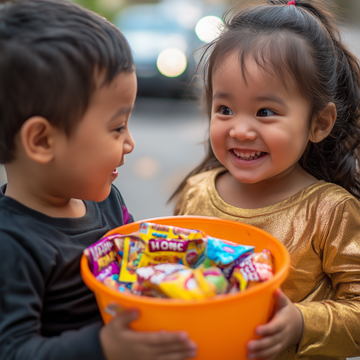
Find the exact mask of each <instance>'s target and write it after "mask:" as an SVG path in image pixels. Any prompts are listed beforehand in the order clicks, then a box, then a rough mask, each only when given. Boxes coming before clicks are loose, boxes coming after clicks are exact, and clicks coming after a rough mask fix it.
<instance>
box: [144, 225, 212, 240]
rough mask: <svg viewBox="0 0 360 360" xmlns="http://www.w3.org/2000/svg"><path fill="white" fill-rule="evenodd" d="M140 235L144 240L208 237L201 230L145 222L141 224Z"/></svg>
mask: <svg viewBox="0 0 360 360" xmlns="http://www.w3.org/2000/svg"><path fill="white" fill-rule="evenodd" d="M139 236H140V238H141V239H143V240H150V239H154V238H155V239H183V240H195V239H203V238H205V237H206V235H205V233H204V232H202V231H200V230H192V229H184V228H179V227H176V226H168V225H160V224H153V223H149V222H143V223H141V224H140V226H139Z"/></svg>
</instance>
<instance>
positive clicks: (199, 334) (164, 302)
mask: <svg viewBox="0 0 360 360" xmlns="http://www.w3.org/2000/svg"><path fill="white" fill-rule="evenodd" d="M146 221H150V222H155V223H159V224H163V225H173V226H178V227H185V228H189V229H200V230H203V231H205V233H206V234H208V235H211V236H213V237H217V238H220V239H226V240H230V241H233V242H235V243H239V244H243V245H253V246H255V251H261V250H263V249H264V248H266V249H269V250H270V251H271V253H272V254H273V256H274V266H275V274H274V277H273V278H272V279H270V280H268V281H266V282H264V283H261V284H259V285H257V286H255V287H253V288H250V289H247V290H246V291H243V292H239V293H236V294H224V295H218V296H216V297H214V298H208V299H204V300H190V301H189V300H187V301H184V300H180V299H158V298H149V297H145V296H136V295H131V294H130V295H129V294H123V293H120V292H117V291H115V290H112V289H110V288H108V287H106V286H105V285H103V284H102V283H101V282H100V281H98V280H96V279H95V277H94V276H93V275H92V273H91V271H90V269H89V267H88V262H87V259H86V257H85V256H83V257H82V259H81V275H82V278H83V280H84V282H85V284H86V285H87V286H88V287H89V288H90V289H91V290H92V291H93V292H94V293H95V297H96V300H97V303H98V306H99V309H100V312H101V316H102V318H103V320H104V322H105V323H108V322H109V321H110V320H111V319H112V317H111V315H109V314H108V313H107V312H106V311H105V308H106V307H107V306H108V305H109V304H111V303H114V302H115V303H118V304H120V305H121V306H122V307H124V308H133V307H136V308H138V309H139V312H140V316H139V318H138V319H137V320H136V321H134V322H133V323H132V328H133V329H135V330H141V331H157V330H161V329H166V330H169V331H171V330H185V331H187V333H188V334H189V336H190V338H191V339H192V340H194V341H195V342H196V343H197V345H198V356H197V357H196V359H197V360H217V359H226V360H235V359H236V360H239V359H247V357H246V343H247V342H248V341H249V340H251V339H255V338H256V335H255V332H254V330H255V327H256V326H257V325H260V324H265V323H266V322H267V321H268V320H269V318H270V316H271V314H272V310H273V306H274V301H273V293H274V291H275V290H276V289H277V288H279V287H280V285H281V283H282V282H283V281H284V280H285V278H286V276H287V274H288V268H289V264H290V258H289V255H288V252H287V250H286V248H285V246H284V245H283V244H282V243H281V242H280V241H279V240H277V239H275V238H274V237H273V236H272V235H270V234H269V233H267V232H265V231H263V230H261V229H258V228H256V227H254V226H250V225H246V224H242V223H239V222H235V221H230V220H223V219H218V218H211V217H197V216H177V217H166V218H165V217H164V218H156V219H149V220H146ZM139 223H140V222H135V223H131V224H128V225H124V226H121V227H118V228H116V229H113V230H111V231H110V232H108V233H107V235H110V234H114V233H122V234H129V233H131V232H134V231H137V230H138V228H139Z"/></svg>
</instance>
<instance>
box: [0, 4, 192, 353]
mask: <svg viewBox="0 0 360 360" xmlns="http://www.w3.org/2000/svg"><path fill="white" fill-rule="evenodd" d="M0 49H1V50H0V51H1V59H0V79H1V81H0V128H1V131H0V163H3V164H5V169H6V172H7V177H8V183H7V184H6V185H4V186H3V187H1V189H0V359H1V360H5V359H6V360H11V359H17V360H23V359H31V360H34V359H47V360H49V359H54V360H55V359H61V360H63V359H66V360H72V359H77V360H79V359H86V360H92V359H94V360H95V359H96V360H100V359H106V360H113V359H114V360H115V359H126V360H130V359H149V360H153V359H154V360H155V359H158V360H176V359H185V358H188V357H192V356H194V355H195V345H194V344H193V343H192V342H191V341H190V340H189V339H188V338H187V335H186V334H184V333H182V332H179V333H167V332H159V333H140V332H139V333H138V332H134V331H132V330H131V329H130V328H129V326H128V325H129V324H130V322H131V321H133V320H134V319H135V318H136V316H137V315H136V311H127V312H124V313H123V314H122V315H120V316H119V317H117V318H115V319H114V320H113V321H112V322H111V323H110V324H109V325H107V326H103V324H102V323H101V317H100V315H99V312H98V309H97V305H96V301H95V298H94V296H93V294H92V293H91V292H90V291H89V290H88V289H87V288H86V286H85V285H84V283H83V282H82V280H81V277H80V269H79V261H80V257H81V254H82V251H83V249H84V248H85V247H87V246H89V245H90V244H92V243H93V242H95V241H97V240H98V239H99V238H100V237H101V236H103V235H104V234H105V233H106V232H107V231H108V230H110V229H112V228H114V227H117V226H120V225H122V224H124V223H126V222H128V221H132V218H131V216H129V214H128V213H127V210H126V208H125V204H124V202H123V199H122V197H121V195H120V193H119V191H118V190H117V189H116V188H115V187H113V186H112V185H111V184H112V182H113V180H114V179H115V178H116V176H117V170H116V168H117V167H118V166H121V165H123V163H124V158H125V155H126V154H128V153H130V152H131V151H132V150H133V148H134V141H133V139H132V137H131V135H130V133H129V130H128V120H129V116H130V113H131V110H132V107H133V104H134V101H135V95H136V76H135V72H134V65H133V61H132V56H131V52H130V49H129V46H128V44H127V42H126V40H125V39H124V37H123V36H122V34H121V33H120V32H119V31H118V30H117V29H116V28H115V27H114V26H112V25H111V24H110V23H108V22H107V21H106V20H105V19H103V18H101V17H100V16H97V15H95V14H93V13H91V12H89V11H86V10H84V9H82V8H80V7H78V6H76V5H73V4H71V3H68V2H66V1H62V0H48V1H46V0H22V1H16V2H13V3H11V2H9V3H6V4H4V5H2V6H1V8H0Z"/></svg>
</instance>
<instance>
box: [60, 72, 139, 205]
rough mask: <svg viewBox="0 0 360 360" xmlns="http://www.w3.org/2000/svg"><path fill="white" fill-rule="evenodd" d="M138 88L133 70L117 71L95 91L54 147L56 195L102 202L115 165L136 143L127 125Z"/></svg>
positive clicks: (112, 176) (120, 161)
mask: <svg viewBox="0 0 360 360" xmlns="http://www.w3.org/2000/svg"><path fill="white" fill-rule="evenodd" d="M136 90H137V82H136V75H135V72H131V73H120V74H118V75H117V76H116V77H115V78H114V79H113V80H112V81H111V83H109V84H106V85H105V86H102V87H99V88H98V89H97V90H95V92H94V94H93V96H92V98H91V100H90V103H89V106H88V109H87V110H86V112H85V114H84V116H83V118H82V119H81V121H80V122H79V125H78V126H77V127H76V128H75V129H74V132H73V133H72V134H71V135H70V137H67V136H66V135H65V134H62V135H60V136H59V142H58V144H57V146H56V152H57V156H56V157H55V161H57V164H56V167H55V168H56V169H57V170H58V179H59V184H58V186H56V188H57V189H62V190H60V193H59V194H56V195H57V196H61V197H68V198H77V199H82V200H93V201H98V202H99V201H103V200H105V199H106V198H107V196H108V195H109V193H110V190H111V183H112V182H113V181H114V180H115V179H116V177H117V175H118V173H117V169H116V168H117V167H119V166H122V165H123V164H124V161H125V155H126V154H129V153H130V152H131V151H132V150H133V149H134V146H135V143H134V140H133V138H132V137H131V134H130V132H129V128H128V122H129V117H130V113H131V110H132V108H133V106H134V102H135V97H136Z"/></svg>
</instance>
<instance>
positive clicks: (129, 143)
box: [124, 132, 135, 155]
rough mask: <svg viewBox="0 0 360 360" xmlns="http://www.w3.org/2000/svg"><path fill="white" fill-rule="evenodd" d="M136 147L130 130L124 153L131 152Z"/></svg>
mask: <svg viewBox="0 0 360 360" xmlns="http://www.w3.org/2000/svg"><path fill="white" fill-rule="evenodd" d="M134 148H135V141H134V139H133V137H132V136H131V134H130V132H129V134H128V137H127V139H126V141H125V143H124V155H125V154H130V153H131V152H132V151H133V150H134Z"/></svg>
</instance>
